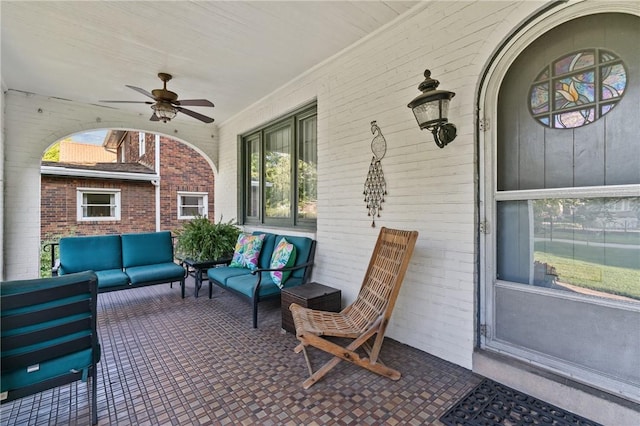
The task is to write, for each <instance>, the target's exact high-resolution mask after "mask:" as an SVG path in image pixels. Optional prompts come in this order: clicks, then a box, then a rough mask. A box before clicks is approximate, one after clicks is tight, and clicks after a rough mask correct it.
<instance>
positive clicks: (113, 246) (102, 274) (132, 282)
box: [53, 231, 185, 299]
mask: <svg viewBox="0 0 640 426" xmlns="http://www.w3.org/2000/svg"><path fill="white" fill-rule="evenodd" d="M58 251H59V261H58V262H57V263H56V266H55V267H54V270H53V273H54V275H66V274H70V273H75V272H82V271H94V272H95V273H96V275H97V277H98V292H100V293H103V292H107V291H114V290H122V289H125V288H134V287H141V286H145V285H152V284H161V283H173V282H179V283H180V287H181V290H182V298H183V299H184V279H185V270H184V268H183V267H182V266H180V265H178V264H176V263H174V261H173V241H172V238H171V233H170V232H169V231H161V232H146V233H133V234H122V235H95V236H85V237H64V238H61V239H60V242H59V248H58Z"/></svg>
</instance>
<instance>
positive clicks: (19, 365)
mask: <svg viewBox="0 0 640 426" xmlns="http://www.w3.org/2000/svg"><path fill="white" fill-rule="evenodd" d="M0 297H1V301H0V302H1V303H2V311H1V314H0V322H1V324H0V326H1V338H2V341H1V345H2V346H1V353H2V360H1V362H2V376H1V378H0V379H1V380H0V382H1V383H0V387H1V389H0V392H1V393H0V400H1V402H2V403H5V402H9V401H13V400H16V399H19V398H22V397H25V396H28V395H32V394H35V393H38V392H41V391H44V390H47V389H51V388H54V387H58V386H62V385H64V384H67V383H72V382H75V381H77V380H83V381H86V380H87V379H88V378H89V377H91V414H92V423H93V424H96V423H97V422H98V413H97V401H96V394H97V385H96V364H97V363H98V361H99V360H100V345H99V342H98V334H97V330H96V311H97V278H96V274H94V273H93V272H81V273H74V274H68V275H63V276H59V277H53V278H41V279H32V280H22V281H3V282H2V283H0Z"/></svg>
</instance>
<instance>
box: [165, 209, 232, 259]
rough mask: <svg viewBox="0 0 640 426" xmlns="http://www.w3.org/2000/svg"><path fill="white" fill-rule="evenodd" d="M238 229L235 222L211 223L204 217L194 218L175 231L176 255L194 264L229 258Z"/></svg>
mask: <svg viewBox="0 0 640 426" xmlns="http://www.w3.org/2000/svg"><path fill="white" fill-rule="evenodd" d="M240 232H241V231H240V228H239V227H238V225H237V222H235V220H233V219H232V220H230V221H228V222H223V221H222V217H220V222H218V223H215V220H214V221H213V222H212V221H210V220H209V219H207V218H206V217H202V216H199V217H196V218H194V219H192V220H190V221H188V222H186V223H185V224H184V225H182V227H181V228H180V229H179V230H178V231H176V237H177V241H176V253H177V255H178V257H179V258H181V259H192V260H194V261H196V262H203V261H206V260H217V259H221V258H224V257H231V256H232V255H233V249H234V248H235V244H236V241H237V240H238V235H240Z"/></svg>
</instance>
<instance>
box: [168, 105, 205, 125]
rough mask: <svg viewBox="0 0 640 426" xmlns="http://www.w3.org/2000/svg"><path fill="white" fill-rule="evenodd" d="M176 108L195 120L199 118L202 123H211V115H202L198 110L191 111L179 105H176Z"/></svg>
mask: <svg viewBox="0 0 640 426" xmlns="http://www.w3.org/2000/svg"><path fill="white" fill-rule="evenodd" d="M176 109H177V110H178V111H180V112H181V113H184V114H187V115H189V116H191V117H193V118H195V119H197V120H200V121H202V122H204V123H213V118H211V117H207V116H206V115H202V114H200V113H199V112H195V111H191V110H190V109H186V108H181V107H179V106H178V107H176Z"/></svg>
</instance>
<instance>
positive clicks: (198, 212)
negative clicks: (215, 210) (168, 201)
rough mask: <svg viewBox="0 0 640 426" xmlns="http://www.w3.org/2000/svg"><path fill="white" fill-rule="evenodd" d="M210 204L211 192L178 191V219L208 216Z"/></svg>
mask: <svg viewBox="0 0 640 426" xmlns="http://www.w3.org/2000/svg"><path fill="white" fill-rule="evenodd" d="M208 205H209V194H207V193H206V192H178V219H193V218H195V217H197V216H202V217H206V216H207V214H208V213H209V211H208Z"/></svg>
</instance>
